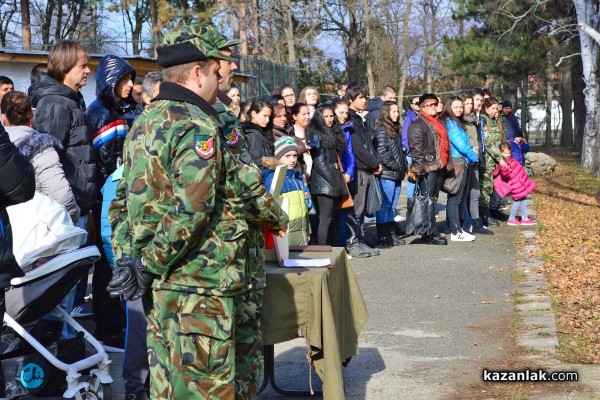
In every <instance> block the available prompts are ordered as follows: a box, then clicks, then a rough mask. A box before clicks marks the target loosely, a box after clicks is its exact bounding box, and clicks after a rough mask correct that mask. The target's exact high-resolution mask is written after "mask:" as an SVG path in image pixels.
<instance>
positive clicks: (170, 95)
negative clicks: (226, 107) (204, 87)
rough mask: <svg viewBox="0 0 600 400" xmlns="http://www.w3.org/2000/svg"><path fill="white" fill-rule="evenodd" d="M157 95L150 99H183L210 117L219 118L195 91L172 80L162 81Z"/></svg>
mask: <svg viewBox="0 0 600 400" xmlns="http://www.w3.org/2000/svg"><path fill="white" fill-rule="evenodd" d="M159 90H160V91H159V93H158V96H156V97H155V98H153V99H152V101H157V100H175V101H183V102H186V103H190V104H193V105H195V106H197V107H198V108H200V109H201V110H202V111H204V112H205V113H206V114H208V115H210V116H211V117H214V118H216V119H217V120H218V119H219V113H217V112H216V111H215V109H214V108H212V106H211V105H210V104H209V103H208V102H207V101H206V100H204V99H203V98H202V97H200V96H198V95H197V94H196V93H194V92H192V91H191V90H190V89H188V88H186V87H183V86H181V85H178V84H177V83H173V82H163V83H161V84H160V89H159Z"/></svg>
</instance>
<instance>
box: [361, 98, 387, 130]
mask: <svg viewBox="0 0 600 400" xmlns="http://www.w3.org/2000/svg"><path fill="white" fill-rule="evenodd" d="M381 107H383V100H382V99H381V97H379V96H377V97H373V98H372V99H370V100H369V101H368V102H367V111H368V112H369V113H368V114H367V120H366V121H365V127H366V128H367V130H368V131H369V133H370V132H372V131H373V130H374V129H375V122H376V121H377V118H379V114H380V113H381Z"/></svg>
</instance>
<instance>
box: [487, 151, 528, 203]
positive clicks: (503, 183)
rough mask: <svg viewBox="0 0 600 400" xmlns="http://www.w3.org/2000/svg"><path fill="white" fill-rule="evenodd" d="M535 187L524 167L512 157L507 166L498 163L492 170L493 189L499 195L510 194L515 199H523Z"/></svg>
mask: <svg viewBox="0 0 600 400" xmlns="http://www.w3.org/2000/svg"><path fill="white" fill-rule="evenodd" d="M536 187H537V185H536V184H535V182H533V181H532V180H531V179H529V176H527V172H526V171H525V168H523V166H522V165H521V163H519V161H517V160H516V159H514V158H512V157H511V158H510V160H509V162H508V167H507V168H502V167H500V165H498V166H497V167H496V169H495V170H494V189H496V191H497V192H498V194H499V195H500V197H504V196H506V195H508V194H511V195H512V198H513V199H514V200H515V201H518V200H523V199H524V198H525V197H527V196H528V195H529V194H531V193H533V191H534V190H535V188H536Z"/></svg>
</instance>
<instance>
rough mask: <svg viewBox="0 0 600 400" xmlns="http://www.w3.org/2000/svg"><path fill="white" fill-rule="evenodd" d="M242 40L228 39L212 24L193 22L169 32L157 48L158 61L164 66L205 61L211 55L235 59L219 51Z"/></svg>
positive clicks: (228, 59)
mask: <svg viewBox="0 0 600 400" xmlns="http://www.w3.org/2000/svg"><path fill="white" fill-rule="evenodd" d="M240 42H241V41H240V40H228V39H227V38H226V37H225V36H223V35H221V34H220V33H219V31H217V29H216V28H215V27H214V26H212V25H199V24H192V25H188V26H184V27H182V28H180V29H177V30H174V31H170V32H168V33H167V34H166V35H165V37H164V39H163V41H162V43H161V44H160V46H159V47H158V48H157V49H156V53H157V57H156V62H157V63H158V65H160V66H161V67H163V68H167V67H172V66H174V65H181V64H186V63H189V62H193V61H204V60H208V59H209V58H210V57H212V58H219V59H222V60H227V61H234V58H232V57H228V56H226V55H225V54H223V53H221V52H219V49H224V48H226V47H229V46H233V45H235V44H238V43H240Z"/></svg>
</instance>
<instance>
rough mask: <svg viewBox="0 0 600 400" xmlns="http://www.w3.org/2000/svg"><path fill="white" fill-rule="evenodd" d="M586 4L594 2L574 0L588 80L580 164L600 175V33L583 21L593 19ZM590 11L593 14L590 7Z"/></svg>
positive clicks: (584, 92)
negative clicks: (599, 108)
mask: <svg viewBox="0 0 600 400" xmlns="http://www.w3.org/2000/svg"><path fill="white" fill-rule="evenodd" d="M590 3H591V2H590ZM586 7H590V8H592V4H586V3H585V2H584V1H583V0H575V8H576V10H577V21H578V22H579V24H578V29H579V30H581V31H582V32H581V33H580V34H579V41H580V43H581V61H582V63H583V80H584V81H585V89H584V91H583V94H584V96H585V110H586V123H585V129H584V136H583V148H582V149H581V166H582V167H583V168H587V169H591V170H592V175H594V176H600V141H599V140H598V129H599V128H600V113H599V110H598V80H597V77H596V70H597V65H598V45H599V44H600V33H599V32H598V31H597V30H595V29H593V28H591V27H589V26H588V25H585V24H584V23H586V22H590V23H591V22H592V21H587V20H586V19H585V16H587V15H588V13H587V12H586ZM596 7H597V5H596ZM589 14H590V15H591V14H592V13H591V10H590V12H589ZM595 17H596V18H597V17H598V16H595ZM594 42H595V43H594Z"/></svg>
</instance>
